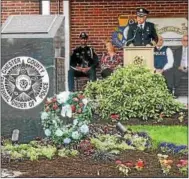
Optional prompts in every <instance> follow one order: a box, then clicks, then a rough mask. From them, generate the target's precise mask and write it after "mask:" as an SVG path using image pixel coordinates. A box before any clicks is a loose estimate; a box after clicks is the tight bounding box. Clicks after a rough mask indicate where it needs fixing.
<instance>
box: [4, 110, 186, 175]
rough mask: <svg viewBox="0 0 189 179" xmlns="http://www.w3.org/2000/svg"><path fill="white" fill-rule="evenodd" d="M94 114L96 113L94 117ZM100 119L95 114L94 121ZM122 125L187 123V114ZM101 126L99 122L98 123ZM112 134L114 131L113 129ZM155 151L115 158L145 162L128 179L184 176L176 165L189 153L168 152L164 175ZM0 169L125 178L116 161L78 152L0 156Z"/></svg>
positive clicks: (126, 153)
mask: <svg viewBox="0 0 189 179" xmlns="http://www.w3.org/2000/svg"><path fill="white" fill-rule="evenodd" d="M96 117H97V116H96ZM97 121H98V122H99V120H98V117H97V120H96V122H97ZM123 124H128V125H184V126H186V125H188V113H186V115H185V117H184V121H183V122H182V123H181V122H179V120H178V114H177V115H174V116H173V117H172V118H167V119H164V120H163V121H161V122H158V123H157V122H156V121H153V120H148V121H141V120H138V119H132V120H129V121H125V122H123ZM99 125H100V124H99ZM113 133H114V132H113ZM157 153H158V151H148V152H143V151H136V150H127V151H124V153H122V154H121V155H119V156H118V157H117V159H118V160H121V161H125V162H127V161H131V162H134V163H135V162H136V161H137V160H139V159H142V160H143V161H144V162H145V167H144V169H143V170H142V171H137V170H136V169H134V168H132V169H131V171H130V172H129V175H128V176H126V177H128V178H130V177H135V178H138V177H140V178H154V177H160V178H165V177H167V178H184V177H185V178H187V176H183V175H182V174H181V173H179V170H178V168H177V167H176V164H177V163H178V161H179V160H180V159H188V156H181V155H169V159H171V160H173V165H172V168H171V170H170V173H169V174H168V175H167V176H165V175H164V174H163V172H162V170H161V166H160V163H159V161H158V157H157ZM1 163H2V165H1V168H5V169H8V170H13V171H14V170H16V171H20V172H23V174H22V175H21V176H19V178H29V177H32V178H47V177H48V178H49V177H53V178H56V177H57V178H58V177H60V178H63V177H113V178H118V177H125V176H124V175H123V174H122V173H120V172H119V171H118V168H116V164H115V161H108V162H104V161H102V160H101V161H95V160H94V159H92V158H91V157H90V156H84V155H80V156H78V157H70V158H63V157H55V158H53V159H52V160H47V159H40V160H38V161H29V160H24V161H11V162H7V161H4V160H3V159H2V160H1Z"/></svg>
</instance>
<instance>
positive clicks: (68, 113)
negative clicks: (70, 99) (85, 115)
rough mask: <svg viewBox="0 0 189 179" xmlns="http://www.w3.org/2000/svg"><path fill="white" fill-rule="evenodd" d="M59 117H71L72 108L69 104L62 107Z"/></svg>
mask: <svg viewBox="0 0 189 179" xmlns="http://www.w3.org/2000/svg"><path fill="white" fill-rule="evenodd" d="M61 116H62V117H66V116H68V117H69V118H71V117H72V108H71V106H70V105H69V104H67V105H65V106H62V111H61Z"/></svg>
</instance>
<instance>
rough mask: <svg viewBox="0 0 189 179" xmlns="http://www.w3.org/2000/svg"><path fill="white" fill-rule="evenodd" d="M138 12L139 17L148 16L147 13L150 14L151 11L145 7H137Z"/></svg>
mask: <svg viewBox="0 0 189 179" xmlns="http://www.w3.org/2000/svg"><path fill="white" fill-rule="evenodd" d="M136 14H137V16H139V17H143V16H146V15H147V14H149V11H148V10H146V9H145V8H137V9H136Z"/></svg>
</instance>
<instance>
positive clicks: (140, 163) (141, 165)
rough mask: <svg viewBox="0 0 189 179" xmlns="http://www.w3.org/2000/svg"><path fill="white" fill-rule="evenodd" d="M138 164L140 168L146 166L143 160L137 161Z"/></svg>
mask: <svg viewBox="0 0 189 179" xmlns="http://www.w3.org/2000/svg"><path fill="white" fill-rule="evenodd" d="M136 166H137V167H138V168H143V167H144V162H143V161H142V160H138V161H137V163H136Z"/></svg>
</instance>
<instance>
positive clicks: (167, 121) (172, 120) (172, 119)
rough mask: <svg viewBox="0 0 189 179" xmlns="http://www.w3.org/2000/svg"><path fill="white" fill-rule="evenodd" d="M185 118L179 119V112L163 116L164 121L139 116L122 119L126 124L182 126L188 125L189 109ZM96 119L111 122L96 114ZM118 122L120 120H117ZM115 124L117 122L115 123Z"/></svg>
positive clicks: (99, 121) (185, 112)
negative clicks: (139, 117) (101, 118)
mask: <svg viewBox="0 0 189 179" xmlns="http://www.w3.org/2000/svg"><path fill="white" fill-rule="evenodd" d="M183 113H184V115H183V116H184V119H183V121H182V122H180V121H179V119H178V118H179V116H180V115H179V114H178V113H177V114H174V115H173V116H172V117H170V118H168V117H165V118H163V120H162V121H157V120H154V119H149V120H141V119H138V118H133V119H129V120H125V121H121V123H122V124H124V125H169V126H174V125H180V126H188V111H184V112H183ZM95 118H96V121H95V122H98V123H110V120H109V121H101V120H100V117H99V116H98V115H96V116H95ZM117 122H118V121H117ZM114 124H115V123H114Z"/></svg>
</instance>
